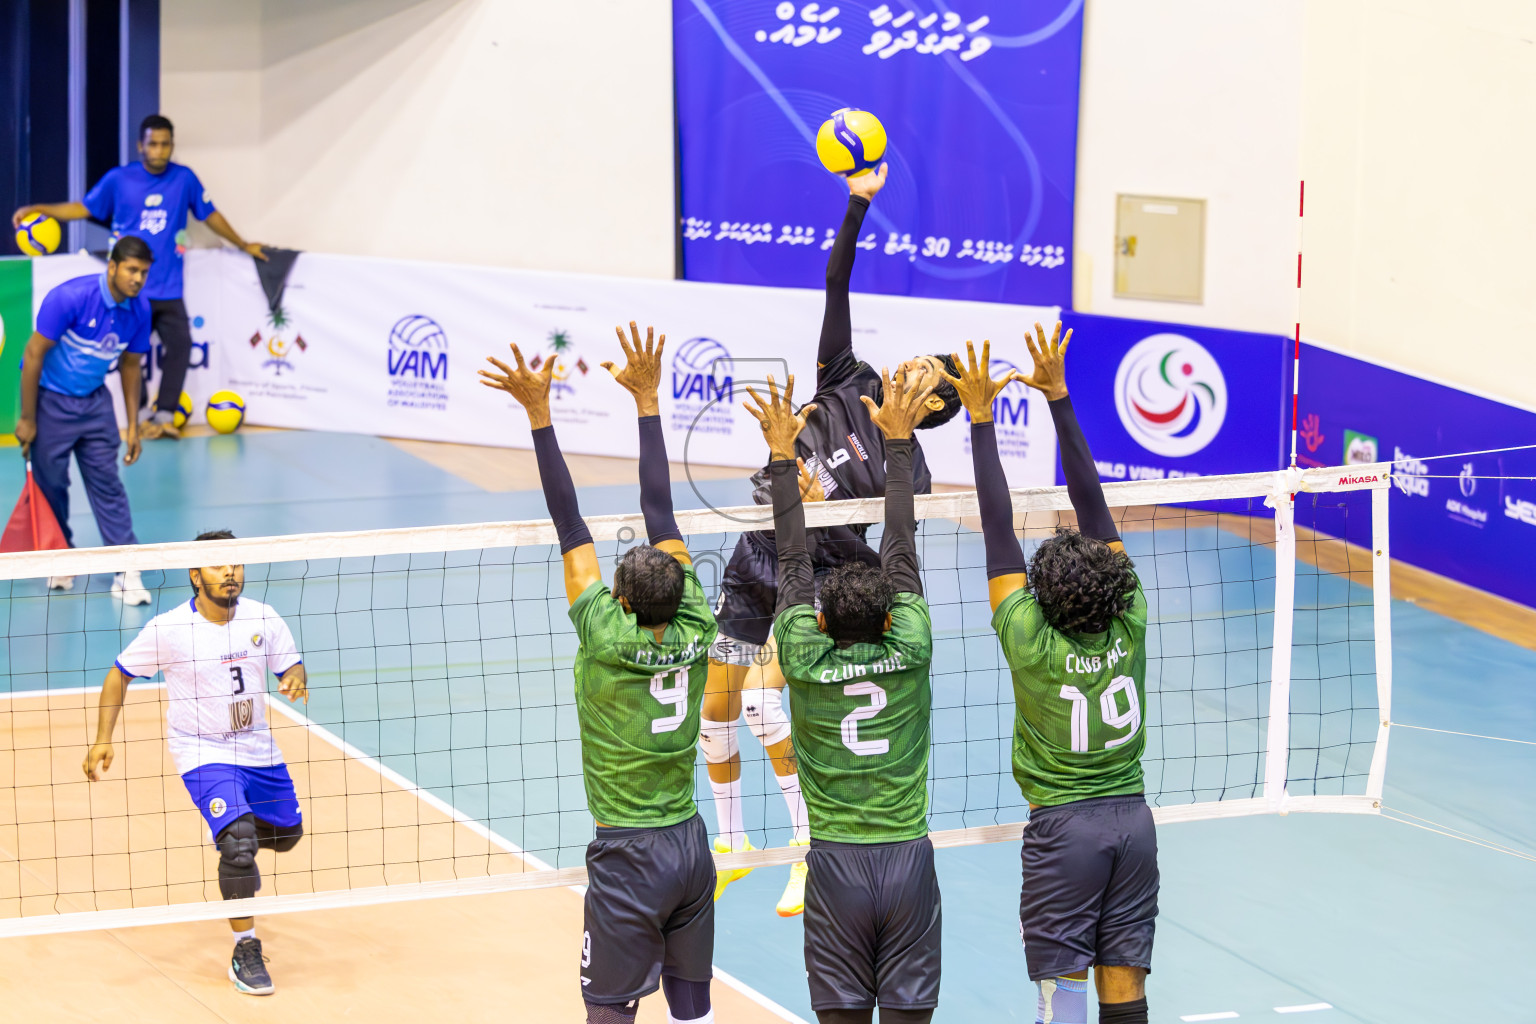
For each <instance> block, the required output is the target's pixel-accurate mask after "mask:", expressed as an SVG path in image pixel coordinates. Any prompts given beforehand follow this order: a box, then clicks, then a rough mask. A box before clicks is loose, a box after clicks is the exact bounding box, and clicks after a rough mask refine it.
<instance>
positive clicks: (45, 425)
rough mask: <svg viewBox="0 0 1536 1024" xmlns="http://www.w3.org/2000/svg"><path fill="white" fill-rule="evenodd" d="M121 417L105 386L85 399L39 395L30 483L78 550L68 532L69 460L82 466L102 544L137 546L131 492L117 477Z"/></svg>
mask: <svg viewBox="0 0 1536 1024" xmlns="http://www.w3.org/2000/svg"><path fill="white" fill-rule="evenodd" d="M121 446H122V439H121V438H119V437H118V434H117V416H116V414H115V413H113V411H112V395H111V393H110V392H109V391H107V389H106V386H105V385H103V386H101V387H99V388H97V389H96V390H95V391H92V392H91V393H90V394H88V395H86V396H85V397H84V398H77V397H75V396H74V395H61V394H59V393H58V392H57V391H49V390H48V389H47V388H38V389H37V439H36V440H34V441H33V442H32V477H33V479H34V480H36V481H37V486H38V487H39V488H40V489H41V490H42V492H43V497H45V498H47V499H48V505H49V506H50V507H51V508H52V509H53V514H54V515H55V516H56V517H57V518H58V520H59V526H60V527H61V528H62V529H63V530H64V539H65V540H68V541H69V543H70V546H71V547H73V546H74V543H75V541H74V537H73V535H72V534H71V533H70V530H69V457H70V456H71V455H73V456H74V457H75V461H76V462H78V463H79V464H80V478H81V479H82V480H83V481H84V482H85V493H86V495H87V496H88V497H89V498H90V500H91V511H92V512H93V513H95V515H96V527H97V529H99V530H100V531H101V539H102V541H103V543H105V544H108V545H115V544H137V543H138V542H139V539H138V538H137V537H135V536H134V535H133V513H132V512H130V511H129V510H128V492H127V491H125V490H123V481H122V480H121V479H120V478H119V477H118V475H117V452H118V449H119V448H120V447H121Z"/></svg>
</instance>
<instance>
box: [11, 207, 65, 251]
mask: <svg viewBox="0 0 1536 1024" xmlns="http://www.w3.org/2000/svg"><path fill="white" fill-rule="evenodd" d="M62 237H63V236H62V234H61V233H60V231H59V222H58V221H56V220H54V219H53V218H52V217H45V216H43V215H42V214H41V213H29V214H27V216H26V219H25V220H23V221H22V222H21V227H19V228H17V229H16V248H18V249H20V250H21V251H22V252H24V253H26V254H27V255H28V256H47V255H48V254H49V253H51V252H53V251H54V250H55V249H57V248H58V247H59V240H60V239H61V238H62Z"/></svg>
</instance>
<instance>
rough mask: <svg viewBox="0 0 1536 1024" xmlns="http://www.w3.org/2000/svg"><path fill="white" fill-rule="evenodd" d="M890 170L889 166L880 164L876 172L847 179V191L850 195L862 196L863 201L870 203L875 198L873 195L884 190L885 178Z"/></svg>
mask: <svg viewBox="0 0 1536 1024" xmlns="http://www.w3.org/2000/svg"><path fill="white" fill-rule="evenodd" d="M890 169H891V165H890V164H886V163H882V164H881V165H880V167H879V168H878V169H877V170H873V171H870V172H869V173H867V174H861V175H859V176H858V177H856V178H849V179H848V191H849V192H850V193H851V194H852V195H856V196H863V197H864V198H865V199H869V200H871V201H872V200H873V199H874V198H875V193H877V192H879V191H880V190H881V189H883V188H885V176H886V174H887V173H889V171H890Z"/></svg>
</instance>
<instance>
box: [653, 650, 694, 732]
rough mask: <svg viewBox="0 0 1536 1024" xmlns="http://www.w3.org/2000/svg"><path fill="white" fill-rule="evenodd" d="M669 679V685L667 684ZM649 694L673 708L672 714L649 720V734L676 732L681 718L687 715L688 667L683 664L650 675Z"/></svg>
mask: <svg viewBox="0 0 1536 1024" xmlns="http://www.w3.org/2000/svg"><path fill="white" fill-rule="evenodd" d="M669 679H670V680H671V682H672V685H671V686H668V685H667V681H668V680H669ZM651 696H652V697H655V698H656V700H657V702H658V703H661V704H666V705H670V706H671V707H672V708H673V709H674V713H673V714H670V715H666V716H663V717H661V718H657V719H653V720H652V721H651V735H653V736H654V735H655V734H657V733H659V732H676V731H677V727H678V726H680V725H682V724H683V719H684V718H686V717H688V667H687V666H686V665H685V666H682V667H680V668H674V669H668V670H667V671H665V672H657V673H656V674H655V675H653V676H651Z"/></svg>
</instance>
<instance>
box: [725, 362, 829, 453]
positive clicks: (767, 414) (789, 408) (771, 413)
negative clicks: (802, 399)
mask: <svg viewBox="0 0 1536 1024" xmlns="http://www.w3.org/2000/svg"><path fill="white" fill-rule="evenodd" d="M747 395H748V396H749V397H750V398H751V399H752V401H754V402H756V403H757V408H755V409H754V408H752V406H751V405H750V404H748V403H746V402H742V403H741V404H742V405H743V406H744V407H745V408H746V410H747V412H749V413H751V414H752V418H753V419H755V420H757V422H758V423H759V424H761V425H762V428H763V440H764V441H767V442H768V452H769V455H770V456H771V457H772V458H773V460H774V461H776V462H777V461H778V460H780V459H793V458H794V457H795V438H797V437H799V436H800V431H802V430H804V429H805V418H806V417H807V416H809V415H810V414H811V412H812V411H814V410H815V408H816V403H814V402H812V403H811V404H809V405H806V406H803V407H802V408H801V409H800V411H799V412H795V406H794V396H795V375H794V374H790V375H789V382H788V383H787V384H785V386H784V394H783V396H782V397H780V395H779V388H778V385H777V384H776V383H774V380H773V374H771V373H770V374H769V375H768V401H766V402H765V401H763V396H762V395H759V394H758V393H757V392H756V391H754V390H753V389H752V388H751V387H750V386H749V387H748V388H747Z"/></svg>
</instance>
